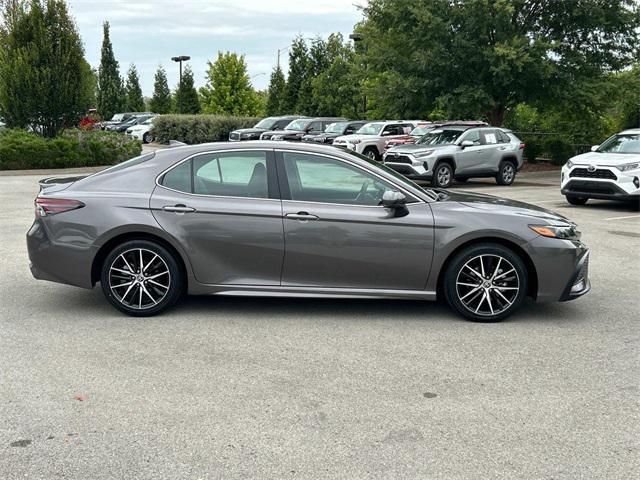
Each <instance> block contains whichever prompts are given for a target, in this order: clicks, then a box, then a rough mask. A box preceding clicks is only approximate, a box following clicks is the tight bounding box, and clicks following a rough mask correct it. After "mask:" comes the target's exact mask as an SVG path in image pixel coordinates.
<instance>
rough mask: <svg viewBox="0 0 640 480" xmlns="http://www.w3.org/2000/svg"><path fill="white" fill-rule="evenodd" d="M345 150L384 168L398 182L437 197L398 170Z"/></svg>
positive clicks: (370, 163) (436, 196)
mask: <svg viewBox="0 0 640 480" xmlns="http://www.w3.org/2000/svg"><path fill="white" fill-rule="evenodd" d="M345 152H346V153H348V154H349V155H353V156H354V157H358V158H359V159H361V160H364V161H365V162H367V163H368V164H369V165H371V166H373V167H375V168H379V169H381V170H384V171H385V172H387V173H388V174H389V175H391V176H393V177H394V178H395V179H396V180H397V181H398V182H400V183H402V184H403V185H405V186H408V187H413V188H416V189H418V190H422V191H423V192H427V194H428V195H429V196H430V197H431V198H433V199H434V200H436V199H437V198H438V195H437V194H436V193H435V192H434V191H433V190H430V189H427V188H422V187H421V186H420V185H418V184H417V183H413V182H412V181H411V180H409V179H408V178H407V177H405V176H404V175H401V174H399V173H398V172H396V171H395V170H393V169H392V168H389V167H387V166H386V165H385V164H384V163H381V162H378V161H377V160H371V159H370V158H369V157H367V156H365V155H362V154H360V153H358V152H354V151H351V150H345Z"/></svg>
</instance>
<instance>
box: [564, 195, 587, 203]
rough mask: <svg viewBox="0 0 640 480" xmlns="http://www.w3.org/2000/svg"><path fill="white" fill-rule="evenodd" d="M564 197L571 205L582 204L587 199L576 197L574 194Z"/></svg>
mask: <svg viewBox="0 0 640 480" xmlns="http://www.w3.org/2000/svg"><path fill="white" fill-rule="evenodd" d="M565 198H566V199H567V202H569V203H570V204H571V205H584V204H585V203H587V201H588V200H589V198H588V197H576V196H575V195H567V196H566V197H565Z"/></svg>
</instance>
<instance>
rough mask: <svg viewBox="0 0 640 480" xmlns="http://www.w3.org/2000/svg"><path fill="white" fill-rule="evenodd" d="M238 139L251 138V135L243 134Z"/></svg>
mask: <svg viewBox="0 0 640 480" xmlns="http://www.w3.org/2000/svg"><path fill="white" fill-rule="evenodd" d="M240 138H251V134H250V133H243V134H242V135H240Z"/></svg>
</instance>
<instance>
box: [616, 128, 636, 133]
mask: <svg viewBox="0 0 640 480" xmlns="http://www.w3.org/2000/svg"><path fill="white" fill-rule="evenodd" d="M638 133H640V128H628V129H627V130H623V131H621V132H620V133H619V134H618V135H629V134H638Z"/></svg>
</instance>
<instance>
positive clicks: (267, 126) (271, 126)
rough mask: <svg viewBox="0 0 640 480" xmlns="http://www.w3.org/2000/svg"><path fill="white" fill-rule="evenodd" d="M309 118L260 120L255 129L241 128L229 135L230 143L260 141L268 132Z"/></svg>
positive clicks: (295, 117)
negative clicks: (263, 134) (294, 121)
mask: <svg viewBox="0 0 640 480" xmlns="http://www.w3.org/2000/svg"><path fill="white" fill-rule="evenodd" d="M299 118H307V117H303V116H301V115H287V116H284V117H267V118H263V119H262V120H260V121H259V122H258V123H256V124H255V125H254V127H253V128H240V129H238V130H234V131H233V132H231V133H229V141H230V142H239V141H240V140H259V139H260V135H261V134H262V133H264V132H266V131H268V130H271V131H279V130H284V128H285V127H286V126H287V125H289V124H290V123H291V122H292V121H293V120H297V119H299Z"/></svg>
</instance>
